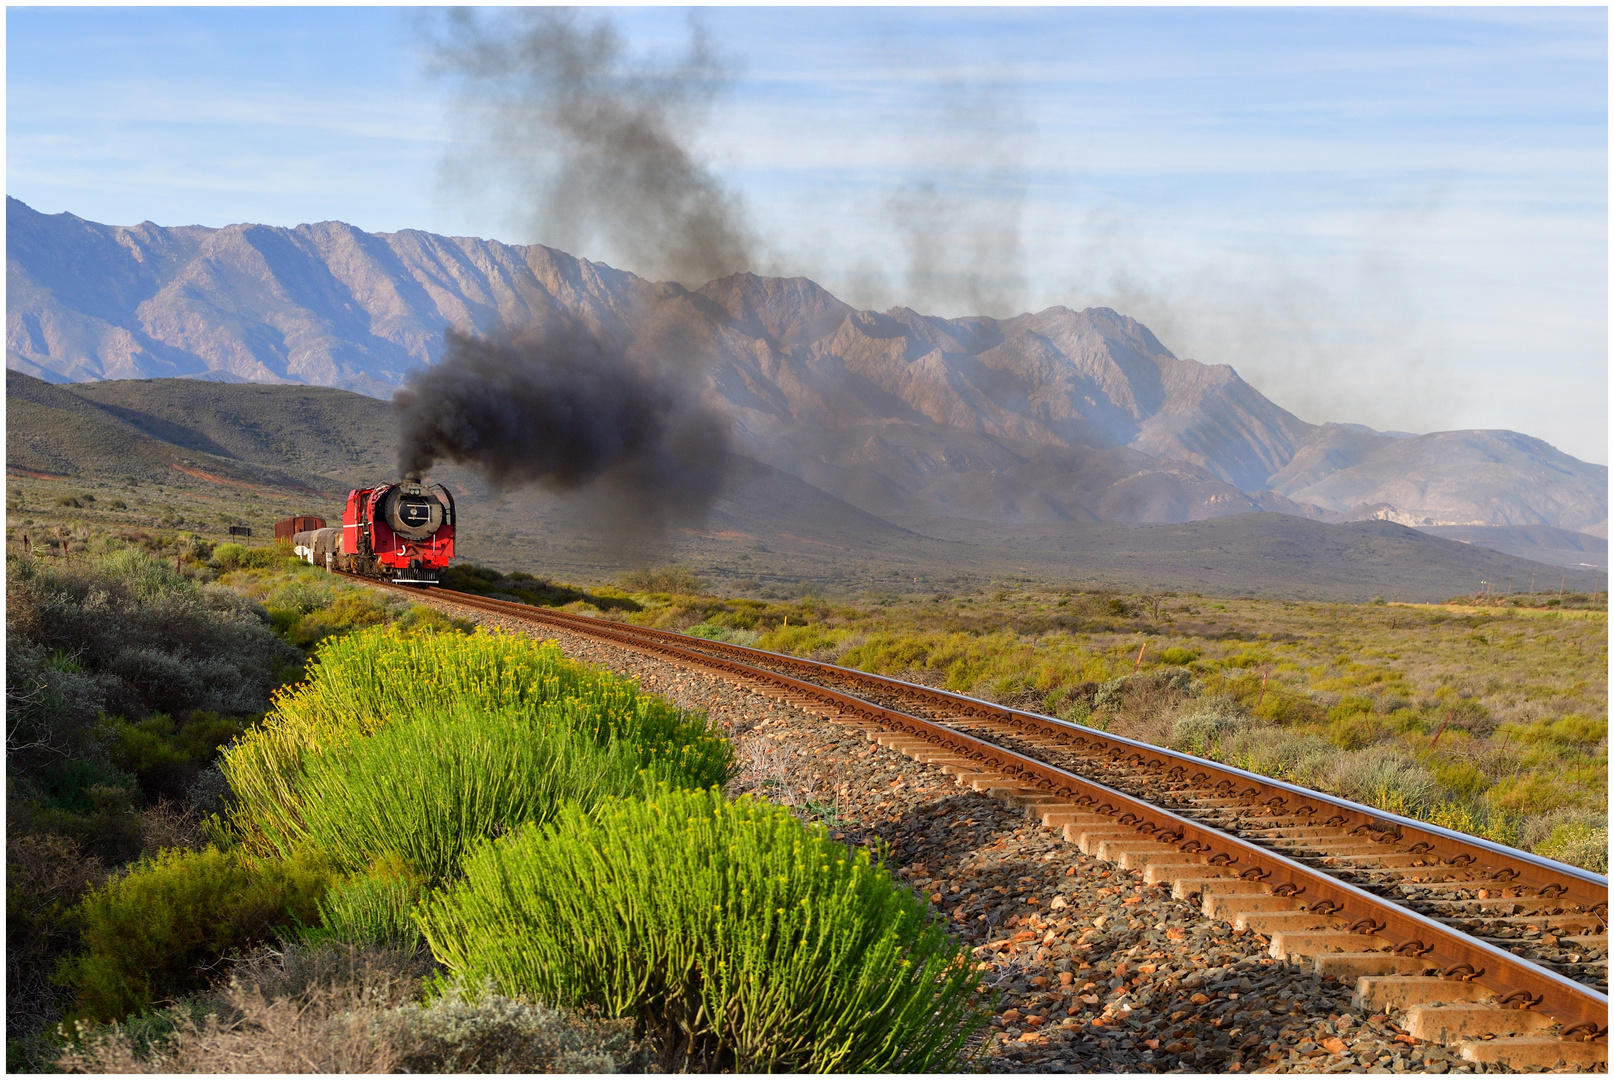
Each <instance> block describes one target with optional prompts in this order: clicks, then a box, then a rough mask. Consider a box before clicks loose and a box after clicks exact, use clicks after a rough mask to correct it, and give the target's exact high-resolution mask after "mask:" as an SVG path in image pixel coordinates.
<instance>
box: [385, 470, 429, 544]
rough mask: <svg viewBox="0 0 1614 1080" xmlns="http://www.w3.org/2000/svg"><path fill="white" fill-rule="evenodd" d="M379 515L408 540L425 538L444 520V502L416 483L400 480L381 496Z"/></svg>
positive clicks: (393, 529) (394, 530)
mask: <svg viewBox="0 0 1614 1080" xmlns="http://www.w3.org/2000/svg"><path fill="white" fill-rule="evenodd" d="M380 511H381V513H380V516H381V518H382V520H384V521H385V522H386V523H387V524H388V525H389V526H391V527H392V531H393V532H395V533H397V534H398V535H399V536H402V537H404V538H405V539H407V540H424V539H426V538H427V537H428V536H430V535H431V534H432V533H434V532H436V531H437V528H438V526H440V525H441V524H442V523H443V504H442V503H440V502H438V501H437V500H436V499H435V498H433V497H432V494H431V492H429V491H427V490H426V489H425V488H424V487H421V486H420V485H419V484H414V483H403V484H398V485H396V486H395V487H393V488H392V490H390V491H388V492H387V494H386V495H385V496H384V497H383V498H382V500H381V506H380Z"/></svg>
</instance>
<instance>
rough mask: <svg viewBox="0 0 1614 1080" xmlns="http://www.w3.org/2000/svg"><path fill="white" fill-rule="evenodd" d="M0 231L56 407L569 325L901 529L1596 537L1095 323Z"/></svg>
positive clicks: (1520, 442)
mask: <svg viewBox="0 0 1614 1080" xmlns="http://www.w3.org/2000/svg"><path fill="white" fill-rule="evenodd" d="M6 206H7V228H8V233H7V253H6V254H7V312H6V317H7V366H8V367H9V368H12V369H15V370H18V371H22V372H27V373H29V374H33V375H35V376H38V377H39V378H42V379H45V380H48V381H52V382H75V383H77V382H82V381H86V380H96V379H117V380H124V379H131V378H145V377H170V376H187V377H189V378H192V379H209V380H220V381H224V382H247V383H254V384H307V385H315V386H322V387H336V388H344V389H349V390H354V391H358V392H361V393H364V394H367V395H371V396H375V397H385V396H387V395H389V394H390V393H391V391H392V390H393V389H394V388H395V387H397V386H398V385H400V384H401V383H402V382H403V381H404V380H405V378H406V377H407V375H408V373H409V372H410V371H411V370H413V369H415V368H417V367H419V366H420V365H423V364H429V363H432V362H434V361H435V360H436V359H438V358H439V356H440V354H441V349H442V342H443V330H444V329H445V328H446V327H449V326H455V327H460V328H462V329H468V330H474V331H478V332H493V331H498V330H500V329H504V328H511V327H522V326H527V325H530V324H533V323H541V322H543V321H545V320H547V319H550V318H553V317H555V316H556V315H557V314H559V313H562V312H564V313H567V314H569V315H571V316H574V317H576V318H579V319H581V320H582V321H583V322H585V323H587V324H588V325H590V326H592V327H593V328H594V329H595V330H596V331H597V332H598V333H599V334H601V335H602V336H605V337H607V338H610V339H613V340H617V341H619V342H621V343H623V344H624V346H625V347H626V348H628V349H629V351H630V352H632V351H634V350H639V351H645V352H649V351H652V350H658V349H662V348H665V347H666V345H667V343H668V342H673V341H675V342H678V343H680V344H679V347H681V348H686V349H688V350H690V351H691V352H692V353H693V354H694V355H698V356H699V357H701V358H702V359H703V361H704V364H705V366H704V368H703V369H702V371H703V376H702V377H703V378H704V379H705V383H704V385H703V392H704V393H705V395H706V397H707V399H708V400H709V401H710V403H711V404H713V405H715V406H717V407H719V408H721V409H723V410H724V411H725V412H726V413H727V414H728V415H729V416H730V417H731V418H732V421H733V425H734V431H735V433H736V436H737V439H738V449H739V450H740V452H741V453H743V454H744V455H745V456H747V457H749V458H752V459H754V460H756V461H759V462H762V463H765V464H767V465H770V466H773V467H774V468H776V469H779V470H781V471H782V472H785V473H788V474H790V475H792V476H794V477H796V478H798V479H800V480H802V481H805V482H806V483H808V484H810V485H812V486H813V487H815V488H818V489H819V490H821V491H823V492H825V493H827V494H828V495H830V496H833V497H834V498H835V499H837V500H839V501H841V502H844V503H847V504H850V505H852V506H855V507H858V508H860V509H862V510H864V511H866V512H868V513H872V514H875V515H877V516H879V517H881V518H883V519H885V520H886V521H888V522H891V523H894V524H897V525H899V526H902V527H906V528H910V529H918V530H921V531H923V530H924V529H926V528H929V527H930V525H931V523H934V522H944V521H948V520H956V519H964V520H974V521H981V522H991V523H995V524H999V525H1016V524H1037V523H1046V524H1058V523H1064V522H1102V521H1109V522H1184V521H1194V520H1202V519H1208V518H1214V517H1219V516H1225V515H1231V514H1244V513H1250V512H1258V511H1270V512H1278V513H1284V514H1292V515H1297V516H1303V517H1312V518H1317V519H1320V520H1330V521H1340V520H1353V519H1359V518H1367V517H1378V518H1382V519H1385V520H1392V521H1399V522H1405V523H1409V524H1419V525H1423V524H1433V525H1447V524H1462V525H1468V524H1483V525H1507V526H1514V525H1540V526H1547V527H1551V528H1557V529H1567V530H1572V531H1587V532H1592V533H1599V534H1601V535H1606V532H1607V517H1608V510H1607V481H1608V470H1607V468H1606V467H1603V466H1596V465H1588V464H1586V463H1584V462H1579V461H1576V460H1575V459H1573V458H1570V457H1568V456H1567V455H1564V454H1561V453H1559V452H1558V451H1556V450H1554V449H1553V448H1552V447H1550V446H1548V445H1547V444H1545V443H1543V442H1541V441H1539V440H1536V439H1530V438H1528V437H1526V436H1522V435H1517V434H1515V433H1512V432H1441V433H1435V434H1431V435H1421V436H1413V437H1400V433H1397V434H1395V435H1391V434H1383V433H1377V432H1373V431H1371V430H1369V429H1365V428H1362V427H1361V426H1360V425H1352V424H1324V425H1320V426H1318V425H1312V424H1308V423H1305V422H1303V421H1301V420H1299V419H1298V418H1297V417H1295V416H1294V415H1292V414H1290V413H1289V412H1287V411H1285V410H1284V409H1282V408H1281V407H1279V406H1278V405H1276V404H1274V403H1273V402H1271V401H1269V400H1268V399H1266V398H1265V397H1264V396H1262V395H1261V394H1260V393H1259V392H1258V391H1257V390H1256V389H1255V388H1254V387H1252V386H1250V385H1249V384H1248V383H1246V382H1244V380H1243V379H1241V378H1240V377H1239V376H1238V374H1237V372H1236V371H1234V369H1233V368H1231V367H1229V366H1227V365H1225V364H1217V365H1207V364H1201V363H1198V362H1196V361H1193V360H1188V359H1181V358H1178V357H1176V356H1174V355H1173V354H1172V353H1171V352H1170V351H1169V350H1168V349H1167V348H1166V347H1165V346H1164V345H1163V344H1161V342H1160V341H1159V340H1157V339H1156V338H1155V336H1154V335H1153V334H1152V333H1151V332H1150V331H1149V330H1148V328H1147V327H1144V326H1142V325H1140V324H1139V323H1137V322H1136V321H1135V320H1133V319H1130V318H1128V317H1126V316H1125V315H1122V314H1120V313H1118V312H1115V311H1111V310H1109V309H1107V308H1090V309H1087V310H1082V311H1077V310H1073V309H1070V308H1066V307H1051V308H1048V309H1046V310H1044V311H1040V312H1036V313H1027V314H1022V315H1018V316H1015V317H1014V318H1009V319H991V318H984V317H975V318H960V319H941V318H937V317H934V316H927V315H923V314H920V313H918V312H915V311H912V310H910V309H907V308H893V309H891V310H890V311H886V312H871V311H858V310H855V309H854V308H852V307H851V306H849V305H847V304H845V303H843V302H842V301H841V300H839V299H837V298H836V297H834V296H833V295H831V294H830V293H829V292H828V291H826V290H824V289H823V288H821V287H819V286H818V285H816V284H815V283H813V282H811V281H808V280H807V279H805V278H766V277H759V276H756V275H753V274H739V275H734V276H731V277H727V278H723V279H720V280H717V281H713V282H709V283H707V284H706V285H704V286H702V287H701V288H700V289H698V290H694V291H690V290H687V289H684V288H682V287H681V286H678V285H675V284H671V283H655V282H649V281H646V280H644V279H642V278H639V277H637V276H635V275H633V274H631V273H627V272H625V271H621V270H615V269H613V268H611V267H608V266H605V265H603V264H599V263H593V262H589V261H587V260H582V259H577V258H574V257H572V256H570V255H567V254H566V253H564V252H560V251H555V250H553V249H550V248H545V247H539V246H530V247H523V246H518V245H507V244H501V243H498V242H496V241H489V240H479V239H472V238H465V237H443V236H436V235H433V234H430V233H424V232H418V231H413V230H405V231H402V232H397V233H387V234H370V233H365V232H363V231H361V230H358V229H355V228H353V227H352V226H350V225H346V224H343V223H341V222H322V223H319V224H314V225H301V226H298V227H297V228H295V229H284V228H272V227H268V226H261V225H247V224H243V225H231V226H228V227H226V228H222V229H208V228H201V227H197V226H189V227H182V228H164V227H161V226H157V225H154V224H152V223H150V222H146V223H143V224H141V225H138V226H134V227H130V228H124V227H118V226H108V225H101V224H97V223H94V222H89V221H84V220H82V219H80V218H77V217H74V216H73V215H71V214H56V215H44V214H39V213H37V212H35V211H33V210H32V209H30V208H29V207H27V206H26V205H24V204H23V203H21V202H18V201H17V200H15V199H8V200H7V204H6ZM314 400H318V399H314ZM341 437H347V436H345V435H344V436H341ZM221 445H222V444H221ZM350 450H351V451H352V452H355V453H356V452H359V450H358V449H357V447H356V446H355V447H349V448H347V449H344V450H342V452H343V453H347V452H349V451H350ZM389 450H390V446H389Z"/></svg>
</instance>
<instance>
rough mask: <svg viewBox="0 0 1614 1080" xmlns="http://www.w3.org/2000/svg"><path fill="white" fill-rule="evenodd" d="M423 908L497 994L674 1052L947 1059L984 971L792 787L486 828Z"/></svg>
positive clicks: (868, 1066) (785, 1062) (464, 972)
mask: <svg viewBox="0 0 1614 1080" xmlns="http://www.w3.org/2000/svg"><path fill="white" fill-rule="evenodd" d="M464 871H465V879H464V880H463V881H461V882H460V883H459V884H457V885H456V886H454V887H453V888H452V889H450V890H448V891H446V892H444V893H441V894H438V895H437V896H435V897H434V898H433V899H431V900H429V901H428V902H427V904H426V906H425V907H423V908H422V909H421V914H420V919H421V925H422V928H423V930H424V932H425V935H426V939H427V941H428V942H429V943H430V944H431V947H432V952H433V955H435V956H436V957H437V958H438V960H439V961H441V962H442V963H444V964H445V965H446V966H447V967H448V968H449V970H450V971H452V972H454V973H455V974H456V975H458V976H460V977H461V978H462V979H463V980H465V981H467V982H470V983H473V984H474V983H476V982H478V981H480V980H482V979H485V978H486V979H491V980H492V981H493V983H494V984H495V986H497V988H498V989H499V990H500V991H501V992H502V993H505V994H510V995H520V996H531V997H533V998H535V999H537V1000H542V1001H547V1002H550V1003H553V1004H558V1005H563V1006H568V1007H579V1006H595V1007H598V1008H600V1009H602V1010H603V1011H604V1013H605V1015H607V1016H611V1017H621V1018H631V1019H633V1020H634V1021H635V1023H636V1025H637V1028H638V1030H639V1031H640V1032H641V1033H643V1034H645V1035H647V1036H648V1037H650V1039H651V1040H653V1043H654V1045H655V1046H656V1048H657V1050H658V1052H659V1054H660V1056H661V1061H662V1064H663V1065H664V1066H667V1067H675V1068H692V1069H705V1070H717V1069H732V1070H735V1071H739V1072H760V1071H774V1070H781V1071H861V1070H871V1071H872V1070H883V1071H896V1072H922V1071H928V1070H937V1069H940V1070H945V1071H951V1070H954V1069H957V1068H958V1067H959V1058H958V1054H959V1052H960V1051H961V1050H962V1048H963V1046H964V1045H965V1043H966V1041H967V1040H968V1039H969V1037H970V1036H971V1034H972V1033H973V1032H974V1031H975V1030H976V1028H977V1027H978V1026H979V1024H980V1023H981V1022H982V1020H983V1019H984V1017H982V1016H980V1015H979V1014H977V1013H976V1012H975V1009H974V1006H973V1004H972V1000H971V991H972V989H973V984H974V981H975V980H974V973H973V971H972V969H971V965H970V963H969V962H968V961H969V957H968V954H967V953H965V952H963V951H962V950H961V949H960V947H959V946H957V945H954V944H953V943H952V942H951V941H950V940H949V939H948V937H947V935H946V933H945V932H944V930H943V929H942V927H941V926H940V925H939V924H937V923H936V922H934V921H932V920H931V918H930V917H929V916H928V915H927V913H926V912H925V910H924V908H923V907H922V906H921V905H920V903H919V902H918V901H917V900H916V898H915V897H914V896H913V895H912V894H911V893H909V892H908V891H907V890H906V889H902V888H900V887H898V886H896V885H895V884H893V882H892V881H891V879H890V877H889V876H888V875H887V873H886V872H885V870H884V869H883V868H880V867H877V866H874V865H871V864H870V862H869V859H868V855H867V854H866V853H865V852H861V851H860V852H856V853H854V852H851V851H849V850H848V849H847V848H845V847H843V846H842V845H840V844H836V843H833V842H831V841H830V840H828V838H827V834H826V833H825V831H824V830H823V829H822V827H811V828H809V827H808V826H805V825H803V824H802V823H801V822H799V821H797V820H796V819H795V818H793V817H791V816H790V814H789V812H788V811H786V810H785V809H783V808H782V807H776V806H770V805H768V804H765V803H758V802H754V801H751V800H749V799H742V800H741V801H739V802H738V803H729V802H726V801H724V799H723V798H722V796H721V794H719V793H718V792H717V791H716V790H712V791H704V792H700V791H684V792H673V791H669V790H665V789H663V790H662V791H660V792H658V793H656V794H655V795H654V797H652V798H650V799H649V800H647V801H640V800H624V801H613V802H609V803H606V804H604V805H602V806H601V807H600V808H599V809H597V810H596V811H595V812H594V813H593V814H592V815H590V814H587V813H585V812H583V811H582V810H581V809H580V808H577V807H575V806H573V807H567V808H565V809H563V810H562V812H561V814H560V815H559V817H558V818H557V820H556V821H555V822H554V823H553V824H552V825H551V826H549V827H547V828H538V827H528V828H524V829H522V830H520V831H519V832H517V833H515V834H514V835H512V836H509V837H505V838H503V839H501V840H498V841H495V842H491V843H486V844H483V845H481V846H479V847H478V848H477V849H476V850H475V851H474V852H473V853H472V854H471V855H470V856H469V857H468V858H467V860H466V862H465V865H464Z"/></svg>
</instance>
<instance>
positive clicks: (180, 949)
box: [58, 850, 334, 1020]
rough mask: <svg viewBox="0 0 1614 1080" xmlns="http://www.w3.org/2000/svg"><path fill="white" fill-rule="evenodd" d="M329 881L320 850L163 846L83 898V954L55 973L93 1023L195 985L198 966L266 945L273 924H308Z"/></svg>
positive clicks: (201, 982) (199, 984) (199, 985)
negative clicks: (263, 854)
mask: <svg viewBox="0 0 1614 1080" xmlns="http://www.w3.org/2000/svg"><path fill="white" fill-rule="evenodd" d="M333 877H334V874H333V872H332V870H331V868H330V865H329V863H328V862H327V861H326V860H325V859H323V858H322V857H318V856H305V857H301V858H297V859H289V860H263V861H259V862H249V861H247V860H246V859H244V858H242V857H241V856H240V855H239V854H238V853H235V852H223V851H217V850H207V851H199V852H191V851H178V850H174V851H164V852H161V853H160V854H159V855H157V857H156V858H153V859H147V860H143V861H141V862H139V863H137V864H135V866H134V867H133V868H132V869H130V871H129V872H128V873H127V874H126V875H124V876H123V877H120V878H118V879H116V880H114V881H113V882H111V883H110V884H108V885H107V886H106V887H105V888H102V889H98V890H96V891H94V892H92V893H90V894H89V895H88V896H86V897H85V898H84V900H83V902H82V903H80V905H79V907H78V909H77V911H76V915H77V920H78V923H79V925H80V927H81V932H82V940H83V943H84V949H85V952H84V954H83V955H81V956H77V957H74V958H72V959H70V960H67V961H66V962H64V963H63V965H62V967H61V969H60V971H59V973H58V978H59V979H60V980H61V981H62V982H63V983H64V984H66V985H67V986H68V987H70V988H71V989H72V990H73V992H74V993H75V994H76V995H77V997H78V1001H79V1005H80V1006H81V1007H82V1008H83V1010H84V1012H85V1014H86V1015H88V1016H90V1017H92V1018H94V1019H97V1020H115V1019H118V1018H119V1017H122V1016H125V1015H127V1014H129V1013H131V1012H136V1011H139V1010H142V1009H145V1008H149V1007H150V1006H151V1004H152V1003H153V1002H154V1001H157V1000H160V999H167V998H173V997H177V996H180V995H183V994H186V993H189V992H192V991H196V990H201V989H203V988H204V987H205V986H206V981H207V980H206V978H205V976H204V974H203V972H202V970H201V969H202V966H203V965H204V964H209V963H211V962H215V961H217V960H218V959H220V958H221V957H224V956H226V955H231V954H235V953H239V952H241V951H243V950H245V949H248V948H250V947H252V946H254V945H258V944H262V943H263V942H265V941H267V940H269V939H270V936H271V935H272V933H273V931H274V930H275V929H276V928H277V927H282V926H286V925H289V924H292V923H294V922H300V923H305V924H307V923H312V922H313V921H314V920H315V918H316V917H317V916H318V911H319V909H318V904H319V900H320V898H321V897H322V896H323V895H324V893H325V889H326V887H327V886H328V885H329V884H330V882H331V880H332V878H333Z"/></svg>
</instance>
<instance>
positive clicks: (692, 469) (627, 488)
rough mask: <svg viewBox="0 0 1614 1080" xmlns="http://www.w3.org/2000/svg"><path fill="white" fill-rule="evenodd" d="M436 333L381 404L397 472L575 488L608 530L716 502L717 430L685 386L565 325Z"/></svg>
mask: <svg viewBox="0 0 1614 1080" xmlns="http://www.w3.org/2000/svg"><path fill="white" fill-rule="evenodd" d="M446 335H447V344H446V348H445V350H444V353H443V358H442V360H441V361H440V362H439V363H437V364H435V365H433V366H431V367H427V368H424V369H422V370H420V371H419V372H417V373H416V374H415V375H413V376H412V377H411V378H410V380H409V382H408V384H407V385H406V386H404V387H403V388H401V389H399V390H398V391H397V392H396V393H394V394H393V397H392V402H393V409H394V412H395V413H396V415H397V418H398V427H399V446H398V467H399V470H400V471H401V472H402V473H403V474H404V475H405V476H419V475H423V474H424V473H425V472H426V471H427V470H428V469H430V468H431V467H432V465H433V464H434V463H436V462H439V461H451V462H454V463H455V464H459V465H465V466H468V467H470V468H472V469H474V470H476V471H477V472H479V473H480V474H481V475H482V476H483V477H485V478H486V479H487V480H488V481H489V482H490V483H492V484H493V485H494V486H496V487H501V488H505V487H516V486H522V485H528V484H535V485H539V486H542V487H545V488H548V489H550V490H552V491H557V492H586V493H587V494H589V495H590V496H591V497H592V498H591V500H590V501H591V504H592V506H593V507H594V509H595V511H596V512H603V514H604V515H605V517H606V524H607V525H609V526H614V527H615V528H616V529H617V530H620V531H626V530H632V531H633V532H635V533H637V534H641V535H644V536H645V537H647V538H650V537H653V536H654V535H655V534H656V533H658V532H659V531H660V530H661V529H662V528H664V527H665V526H667V525H669V524H672V523H674V522H677V521H683V520H692V519H698V518H699V517H700V516H701V515H703V514H704V513H705V511H706V509H707V507H708V506H709V505H710V504H711V501H712V499H713V498H714V497H715V496H716V494H717V491H718V488H719V486H720V485H721V483H722V479H723V463H724V459H725V456H726V452H727V444H728V426H727V424H726V422H725V421H724V419H723V418H722V417H721V416H719V415H718V414H716V413H714V412H713V411H711V410H710V409H708V408H706V407H705V406H703V405H701V404H700V402H699V401H698V400H697V399H696V397H695V396H694V393H693V392H692V391H691V390H689V389H686V387H687V385H688V383H687V381H686V380H679V379H674V378H668V377H667V376H666V375H665V374H657V373H656V372H655V371H653V370H651V369H650V367H649V366H648V365H646V364H643V363H636V362H634V361H633V360H630V359H629V358H628V357H627V356H626V355H625V354H624V353H623V352H622V351H621V350H619V349H617V348H615V347H613V346H612V345H610V344H608V343H607V342H604V341H602V340H601V339H600V338H599V337H598V336H596V335H595V334H593V333H591V332H590V331H588V330H586V329H583V328H580V327H577V326H575V325H552V326H549V327H547V328H544V329H542V330H532V331H527V332H524V333H522V334H519V335H504V336H496V337H477V336H474V335H470V334H463V333H460V332H458V331H456V330H453V329H452V328H451V329H449V330H448V331H447V332H446Z"/></svg>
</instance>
